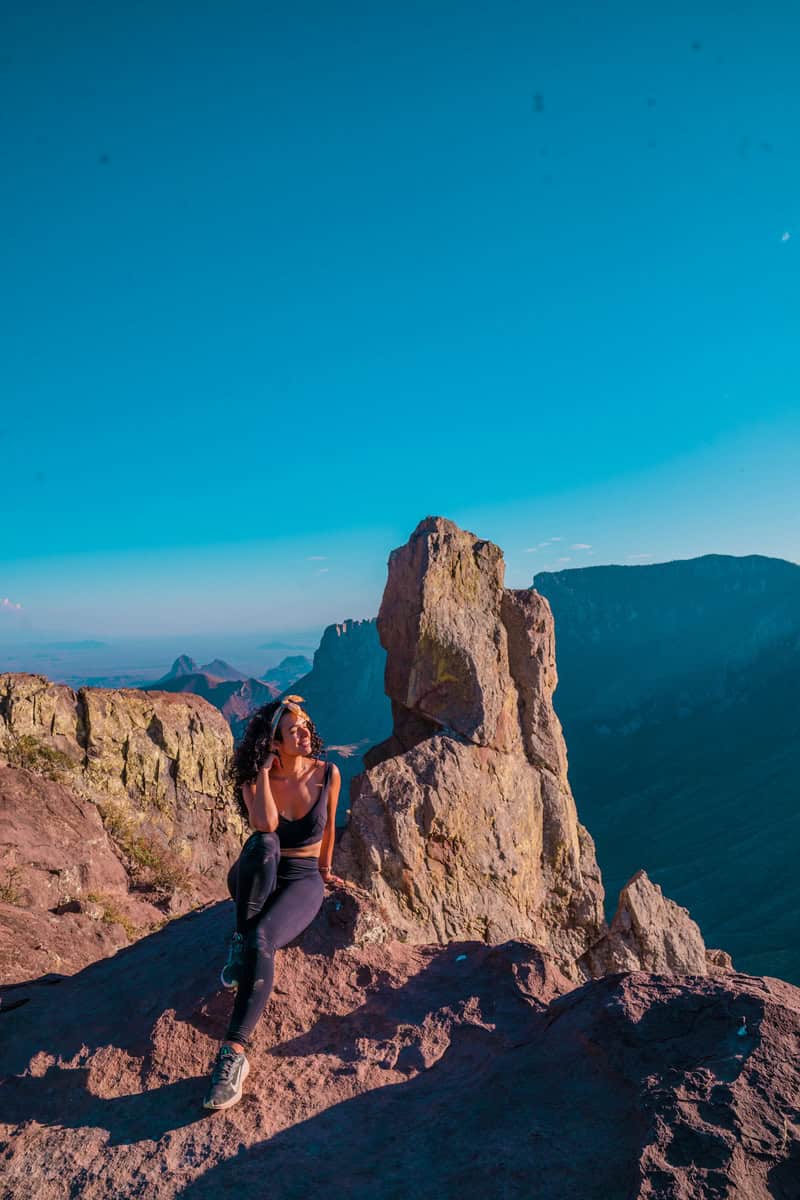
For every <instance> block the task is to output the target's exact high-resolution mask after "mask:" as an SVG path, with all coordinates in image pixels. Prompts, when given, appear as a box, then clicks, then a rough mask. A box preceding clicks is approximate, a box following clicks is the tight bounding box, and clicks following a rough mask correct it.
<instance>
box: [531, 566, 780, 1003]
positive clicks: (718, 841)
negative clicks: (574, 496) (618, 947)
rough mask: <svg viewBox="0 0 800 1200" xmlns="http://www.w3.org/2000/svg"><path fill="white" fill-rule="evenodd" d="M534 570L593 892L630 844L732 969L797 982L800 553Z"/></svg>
mask: <svg viewBox="0 0 800 1200" xmlns="http://www.w3.org/2000/svg"><path fill="white" fill-rule="evenodd" d="M534 585H535V587H536V589H537V591H539V592H540V593H541V594H542V595H544V596H545V597H547V599H548V600H549V602H550V604H551V607H552V610H553V615H554V618H555V628H556V646H557V666H558V675H559V683H558V688H557V690H556V693H555V707H556V711H557V713H558V715H559V717H560V719H561V721H562V723H563V726H564V732H565V735H566V740H567V745H568V747H569V773H570V781H571V784H572V788H573V791H574V794H575V798H576V802H577V804H578V807H579V810H580V812H581V814H582V816H583V818H584V819H585V820H586V823H587V825H588V826H589V828H590V829H591V830H592V834H593V836H594V838H595V841H596V844H597V853H598V859H599V861H600V863H601V866H602V869H603V874H604V877H605V879H606V882H607V887H608V891H609V892H610V893H611V894H614V892H615V890H616V889H617V888H618V887H619V886H621V885H622V883H624V882H625V880H626V879H627V878H629V877H630V875H631V873H632V872H633V871H634V870H635V869H636V865H637V864H638V863H639V862H641V861H646V862H647V863H648V871H649V873H650V874H651V876H652V878H653V879H654V880H655V881H656V882H658V883H659V884H661V885H662V886H663V887H664V888H665V890H667V891H668V892H669V894H670V895H671V896H673V897H674V898H675V899H676V900H677V901H678V902H679V903H681V904H683V905H686V906H687V907H689V908H690V909H691V911H692V913H693V914H694V915H695V916H696V918H697V920H698V921H699V922H700V923H701V925H702V927H703V929H704V931H705V933H706V935H707V936H708V938H709V939H710V941H711V942H712V943H714V944H723V945H725V946H726V948H727V949H728V950H730V952H731V953H732V954H733V957H734V961H735V962H736V964H737V965H738V966H739V967H740V968H741V969H743V970H746V971H749V972H752V973H754V974H757V973H762V972H768V973H770V974H776V975H780V976H781V977H783V978H785V979H790V980H794V981H800V946H799V945H798V938H797V934H798V931H799V930H800V884H798V874H797V866H796V859H797V852H798V849H799V848H800V704H798V694H799V693H800V567H798V566H797V565H795V564H794V563H789V562H786V561H784V560H782V559H772V558H766V557H763V556H760V555H752V556H748V557H744V558H735V557H729V556H725V555H706V556H704V557H701V558H696V559H689V560H685V561H676V562H669V563H660V564H657V565H651V566H627V567H587V568H583V569H577V570H568V571H559V572H556V573H545V572H542V573H540V574H537V575H536V577H535V579H534Z"/></svg>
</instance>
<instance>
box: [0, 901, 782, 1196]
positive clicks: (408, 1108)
mask: <svg viewBox="0 0 800 1200" xmlns="http://www.w3.org/2000/svg"><path fill="white" fill-rule="evenodd" d="M369 904H370V901H369V900H368V899H366V898H365V897H363V896H362V895H360V894H358V893H356V892H352V891H350V890H348V889H345V890H343V889H340V888H337V889H335V890H334V891H333V892H331V893H330V894H329V896H328V898H327V899H326V902H325V905H324V906H323V910H322V912H321V913H320V915H319V917H318V918H317V919H316V921H315V922H314V923H313V925H312V926H311V927H310V929H309V930H308V931H307V932H306V934H305V935H304V936H303V938H302V939H301V940H300V942H299V943H296V944H294V945H292V946H290V947H288V948H287V949H286V950H283V951H279V954H278V959H277V972H276V987H275V990H274V992H273V995H272V997H271V999H270V1002H269V1004H268V1006H267V1009H266V1012H265V1014H264V1018H263V1019H262V1021H261V1023H260V1025H259V1027H258V1030H257V1033H256V1041H255V1046H254V1048H253V1050H252V1051H251V1053H250V1061H251V1074H250V1076H249V1078H248V1080H247V1081H246V1083H245V1090H244V1092H245V1094H244V1096H243V1099H242V1101H241V1103H240V1104H239V1105H237V1106H236V1107H235V1108H233V1109H231V1110H229V1111H228V1112H227V1113H220V1114H216V1115H214V1116H208V1115H206V1114H204V1113H203V1110H202V1109H201V1103H202V1097H203V1095H204V1092H205V1089H206V1087H207V1081H208V1068H209V1065H210V1062H211V1060H212V1057H213V1054H214V1052H215V1049H216V1046H217V1044H218V1039H219V1038H220V1036H221V1035H222V1034H223V1032H224V1030H225V1026H226V1022H227V1019H228V1014H229V1011H230V1006H231V998H230V996H229V995H227V994H224V993H223V992H222V991H221V989H220V988H219V985H218V982H217V971H218V969H219V965H220V961H221V958H222V955H223V952H224V940H225V937H226V935H227V933H228V931H229V929H230V922H231V917H232V906H231V905H230V904H224V905H217V906H215V907H213V908H210V909H207V910H205V911H202V912H197V913H192V914H189V915H187V916H185V917H182V918H179V919H178V920H176V921H173V922H171V923H170V924H169V925H168V926H166V927H165V928H164V929H163V930H162V931H161V932H159V933H157V934H154V935H152V936H150V937H148V938H145V939H143V940H142V941H140V942H138V943H136V944H135V945H134V946H131V947H130V948H128V949H126V950H123V951H121V952H120V953H118V954H117V955H116V956H115V957H113V958H109V959H105V960H103V961H101V962H98V963H96V964H95V965H93V966H91V967H89V968H87V969H86V970H84V971H82V972H81V973H80V974H78V975H75V976H73V977H72V978H69V979H64V980H62V981H61V982H60V983H58V984H56V985H54V986H43V985H41V984H36V985H30V984H29V985H25V986H21V987H17V988H11V989H6V990H5V991H4V992H3V994H2V1000H3V1008H4V1009H5V1010H6V1011H5V1012H4V1011H3V1009H0V1023H2V1028H3V1030H4V1031H5V1038H4V1040H3V1049H2V1052H0V1071H1V1072H2V1084H1V1085H0V1114H2V1116H1V1118H0V1119H1V1120H2V1121H3V1122H4V1124H3V1125H2V1126H1V1127H0V1134H1V1135H2V1136H3V1137H4V1138H5V1145H6V1149H5V1152H4V1158H3V1191H2V1194H3V1197H4V1200H28V1198H29V1197H30V1196H36V1197H37V1200H39V1198H41V1200H56V1198H57V1197H58V1198H59V1200H60V1198H61V1197H67V1196H80V1197H81V1200H107V1197H109V1196H113V1197H115V1198H116V1197H120V1198H121V1200H122V1198H127V1197H134V1196H145V1195H146V1196H148V1197H152V1198H153V1200H172V1198H173V1197H180V1198H181V1200H217V1198H218V1197H220V1196H225V1195H228V1194H230V1195H237V1196H238V1195H241V1196H261V1195H271V1196H279V1197H281V1200H300V1198H301V1197H302V1198H306V1197H308V1196H309V1195H317V1194H320V1193H322V1192H330V1191H332V1190H335V1191H336V1193H337V1194H339V1195H342V1196H347V1197H348V1198H352V1200H374V1197H375V1196H376V1195H381V1196H386V1197H390V1198H397V1200H400V1198H401V1197H406V1196H414V1197H419V1200H440V1198H441V1197H442V1196H448V1197H449V1196H459V1197H461V1198H462V1200H508V1198H509V1197H520V1198H522V1197H526V1198H527V1197H531V1196H535V1197H536V1198H537V1200H566V1198H568V1197H580V1200H623V1198H624V1200H676V1198H679V1200H706V1198H708V1200H712V1198H713V1197H720V1198H722V1197H725V1198H726V1200H768V1198H774V1200H780V1198H783V1200H790V1198H794V1200H796V1198H797V1196H798V1178H799V1176H798V1172H797V1168H798V1164H800V1125H799V1124H798V1109H797V1096H798V1094H799V1093H800V1063H799V1062H798V1057H797V1045H798V1039H800V991H798V990H797V989H795V988H793V987H791V986H789V985H788V984H784V983H782V982H780V981H779V980H773V979H757V978H753V977H750V976H744V975H737V974H732V975H729V976H726V977H725V978H715V979H711V978H707V977H698V976H694V977H692V976H686V977H684V978H681V979H678V978H673V977H669V976H665V975H649V974H644V973H641V972H633V973H629V974H616V975H611V976H608V977H606V978H603V979H598V980H593V981H590V982H588V983H586V984H584V985H583V986H581V987H579V988H576V989H573V990H569V989H570V984H569V981H567V980H566V979H565V978H564V977H563V976H562V975H561V974H560V973H559V971H558V969H557V966H556V965H555V963H554V962H553V960H552V958H551V957H550V956H549V955H547V954H546V953H544V952H542V951H541V950H540V949H538V948H537V947H536V946H533V945H531V944H529V943H523V942H518V941H516V942H508V943H505V944H502V945H499V946H487V945H486V944H484V943H482V942H458V943H454V944H452V945H449V946H442V945H439V944H435V945H427V946H425V945H412V944H410V943H400V942H393V941H389V942H386V943H383V944H370V945H362V946H360V947H355V946H352V945H351V944H349V938H350V931H351V927H352V925H353V923H354V922H355V923H358V922H359V921H360V922H361V923H362V924H363V923H366V924H369V923H370V921H371V920H372V919H373V918H371V917H369V916H368V915H366V914H365V913H364V914H362V915H361V916H360V917H359V916H357V914H356V910H360V909H362V908H363V909H365V910H366V909H367V908H368V907H369ZM337 905H339V906H340V907H337ZM347 905H351V906H352V909H353V911H352V912H351V914H350V916H349V917H347V919H345V920H341V914H342V913H343V912H344V911H345V909H346V906H347ZM14 1005H17V1007H13V1006H14Z"/></svg>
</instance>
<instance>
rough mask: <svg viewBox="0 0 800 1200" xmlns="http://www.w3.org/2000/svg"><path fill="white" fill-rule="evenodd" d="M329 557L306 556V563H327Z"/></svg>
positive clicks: (321, 555)
mask: <svg viewBox="0 0 800 1200" xmlns="http://www.w3.org/2000/svg"><path fill="white" fill-rule="evenodd" d="M327 557H328V556H327V554H308V555H306V562H325V559H326V558H327Z"/></svg>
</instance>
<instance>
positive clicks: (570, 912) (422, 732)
mask: <svg viewBox="0 0 800 1200" xmlns="http://www.w3.org/2000/svg"><path fill="white" fill-rule="evenodd" d="M503 576H504V564H503V557H502V553H501V551H500V549H499V548H498V547H497V546H495V545H493V544H492V543H491V542H487V541H484V540H481V539H479V538H476V537H475V536H474V535H473V534H471V533H467V532H465V531H464V530H461V529H459V528H458V526H456V525H455V524H453V522H452V521H448V520H445V519H443V518H441V517H430V518H427V519H426V520H425V521H422V522H421V523H420V525H419V526H418V527H417V528H416V529H415V531H414V533H413V534H412V535H411V538H410V539H409V541H408V543H407V544H406V545H405V546H402V547H400V548H399V549H397V550H395V551H393V552H392V554H391V556H390V558H389V575H388V580H387V584H386V589H385V592H384V596H383V601H382V603H381V609H380V613H379V615H378V621H377V627H378V633H379V636H380V639H381V643H382V645H383V646H384V648H385V649H386V652H387V658H386V675H385V686H386V692H387V694H388V695H389V696H390V698H391V701H392V711H393V717H394V730H393V733H392V736H391V737H390V738H389V739H388V740H387V741H386V742H384V743H383V744H382V745H380V746H378V747H376V748H375V749H374V750H373V751H371V752H370V754H369V755H368V756H367V757H366V760H365V761H366V762H367V766H368V770H367V771H366V773H365V774H364V775H362V776H361V777H360V778H359V779H358V780H356V781H355V782H354V785H353V795H352V801H351V820H350V826H349V828H348V830H347V832H346V834H345V835H344V838H343V844H342V851H341V861H342V863H343V869H346V870H347V871H348V872H349V873H350V874H351V876H352V878H353V879H355V880H356V881H357V882H358V883H360V884H361V885H362V886H363V887H364V888H366V889H367V890H368V891H369V892H371V893H372V894H373V895H374V896H375V897H376V898H378V899H380V901H381V902H382V903H383V904H384V905H385V906H386V907H387V908H388V909H389V910H390V911H391V912H392V913H393V917H394V919H395V921H396V923H397V924H398V926H399V927H400V928H401V929H402V930H403V931H404V934H405V936H406V937H408V938H409V940H414V941H448V940H451V939H453V938H461V937H464V938H467V937H469V938H474V937H478V938H480V939H482V940H485V941H489V942H498V941H502V940H504V939H506V938H509V937H514V936H516V937H526V938H530V939H531V940H533V941H536V942H537V943H538V944H539V945H542V946H544V947H546V948H548V949H551V950H552V951H553V952H554V953H556V955H557V957H558V958H559V960H560V965H561V967H562V969H563V970H566V971H568V972H569V971H571V972H572V973H573V976H574V975H575V971H576V968H575V960H576V959H577V958H578V957H579V956H580V955H581V954H582V953H583V952H584V951H585V950H586V949H587V948H588V947H589V945H591V944H592V943H593V942H594V941H596V940H597V939H598V938H599V937H600V936H601V935H602V933H603V931H604V923H603V917H602V897H603V890H602V885H601V882H600V873H599V871H598V868H597V863H596V861H595V857H594V848H593V845H592V840H591V838H590V837H589V835H588V833H587V832H586V831H585V830H584V829H583V828H582V826H581V825H580V823H579V822H578V819H577V814H576V812H575V805H574V803H573V800H572V795H571V793H570V791H569V784H568V782H567V775H566V752H565V749H564V743H563V738H562V735H561V729H560V726H559V723H558V720H557V718H556V716H555V713H554V711H553V707H552V699H551V698H552V691H553V688H554V687H555V681H556V672H555V658H554V637H553V626H552V618H551V616H550V610H549V607H548V605H547V602H546V601H545V600H543V599H542V598H541V597H539V596H538V595H536V594H535V593H519V592H515V591H511V590H507V589H505V588H504V586H503Z"/></svg>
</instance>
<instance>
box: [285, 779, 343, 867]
mask: <svg viewBox="0 0 800 1200" xmlns="http://www.w3.org/2000/svg"><path fill="white" fill-rule="evenodd" d="M330 778H331V764H330V763H328V764H327V765H326V767H325V774H324V775H323V777H322V787H321V788H320V790H319V795H318V796H317V798H316V800H315V801H314V803H313V804H312V805H311V808H310V809H309V810H308V812H307V813H304V814H303V816H302V817H297V818H296V820H294V821H292V820H290V819H289V818H288V817H284V816H282V815H281V814H280V813H278V841H279V842H280V844H281V846H282V847H284V848H285V849H286V850H297V849H299V848H300V846H313V845H314V843H315V842H318V841H320V839H321V838H322V835H323V833H324V832H325V826H326V825H327V823H328V804H327V800H328V784H329V782H330Z"/></svg>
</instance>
